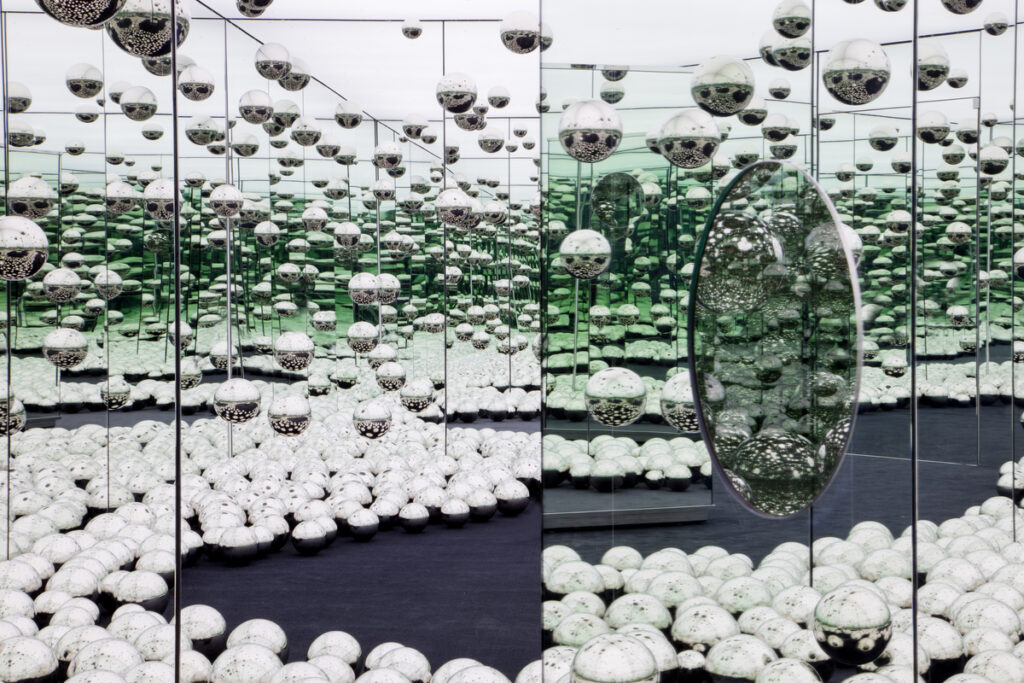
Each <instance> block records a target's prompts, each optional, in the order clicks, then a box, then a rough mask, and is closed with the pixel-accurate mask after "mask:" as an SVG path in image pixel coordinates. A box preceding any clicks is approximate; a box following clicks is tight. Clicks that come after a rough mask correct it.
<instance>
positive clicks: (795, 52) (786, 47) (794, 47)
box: [772, 38, 811, 71]
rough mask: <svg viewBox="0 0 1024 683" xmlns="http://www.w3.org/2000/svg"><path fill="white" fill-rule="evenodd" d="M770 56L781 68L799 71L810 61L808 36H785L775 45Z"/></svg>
mask: <svg viewBox="0 0 1024 683" xmlns="http://www.w3.org/2000/svg"><path fill="white" fill-rule="evenodd" d="M772 56H773V57H775V61H776V62H778V63H779V66H781V67H782V68H783V69H786V70H787V71H800V70H801V69H804V68H806V67H807V65H808V64H810V63H811V41H810V39H808V38H787V39H785V40H783V41H781V42H779V43H777V44H776V45H775V47H774V49H773V50H772Z"/></svg>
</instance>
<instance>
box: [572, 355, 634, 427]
mask: <svg viewBox="0 0 1024 683" xmlns="http://www.w3.org/2000/svg"><path fill="white" fill-rule="evenodd" d="M584 396H585V399H586V405H587V410H588V411H589V412H590V415H591V417H593V418H594V419H595V420H597V421H598V422H600V423H601V424H605V425H609V426H612V427H620V426H623V425H628V424H632V423H633V422H636V421H637V420H638V419H640V416H641V415H643V411H644V406H645V404H646V397H647V386H646V385H645V384H644V382H643V379H641V378H640V376H639V375H637V374H636V373H635V372H633V371H632V370H627V369H625V368H606V369H604V370H601V371H599V372H597V373H595V374H594V375H593V376H592V377H591V378H590V379H589V380H588V381H587V384H586V389H585V391H584Z"/></svg>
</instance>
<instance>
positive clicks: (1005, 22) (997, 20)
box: [984, 12, 1010, 36]
mask: <svg viewBox="0 0 1024 683" xmlns="http://www.w3.org/2000/svg"><path fill="white" fill-rule="evenodd" d="M1009 25H1010V21H1009V19H1007V18H1006V15H1005V14H1003V13H1002V12H992V13H991V14H989V15H988V16H986V17H985V22H984V26H985V32H986V33H988V34H989V35H990V36H1001V35H1002V34H1003V33H1005V32H1006V29H1007V28H1008V27H1009Z"/></svg>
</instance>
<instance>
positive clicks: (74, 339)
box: [43, 327, 89, 369]
mask: <svg viewBox="0 0 1024 683" xmlns="http://www.w3.org/2000/svg"><path fill="white" fill-rule="evenodd" d="M88 354H89V342H88V340H86V338H85V335H83V334H82V333H81V332H79V331H78V330H73V329H70V328H67V327H59V328H57V329H56V330H54V331H52V332H50V333H49V334H48V335H46V337H45V338H44V339H43V357H44V358H46V360H48V361H50V363H52V364H53V365H55V366H57V367H58V368H63V369H68V368H73V367H76V366H78V365H81V363H82V361H84V360H85V357H86V356H87V355H88Z"/></svg>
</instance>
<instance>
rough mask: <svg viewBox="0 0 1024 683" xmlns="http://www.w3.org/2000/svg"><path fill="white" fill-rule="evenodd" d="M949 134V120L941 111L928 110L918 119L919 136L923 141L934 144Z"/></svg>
mask: <svg viewBox="0 0 1024 683" xmlns="http://www.w3.org/2000/svg"><path fill="white" fill-rule="evenodd" d="M948 135H949V120H948V119H947V118H946V115H945V114H943V113H942V112H940V111H926V112H924V113H923V114H921V115H920V116H918V119H917V137H918V138H920V140H921V141H922V142H926V143H929V144H934V143H936V142H941V141H943V140H945V139H946V137H947V136H948Z"/></svg>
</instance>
